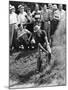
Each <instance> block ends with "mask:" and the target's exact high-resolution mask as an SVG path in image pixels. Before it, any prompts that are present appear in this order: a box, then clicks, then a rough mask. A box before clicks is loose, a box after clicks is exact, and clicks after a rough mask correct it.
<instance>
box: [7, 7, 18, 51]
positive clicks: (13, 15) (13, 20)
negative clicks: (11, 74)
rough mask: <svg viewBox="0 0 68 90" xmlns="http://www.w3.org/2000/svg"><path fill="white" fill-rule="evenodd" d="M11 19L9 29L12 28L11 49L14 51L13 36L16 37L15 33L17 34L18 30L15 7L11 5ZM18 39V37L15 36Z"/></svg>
mask: <svg viewBox="0 0 68 90" xmlns="http://www.w3.org/2000/svg"><path fill="white" fill-rule="evenodd" d="M9 13H10V14H9V19H10V22H9V23H10V25H9V28H10V48H11V50H12V46H14V45H13V41H14V39H13V36H14V33H15V32H16V29H17V14H16V13H15V7H14V6H12V5H10V10H9ZM15 37H16V36H15Z"/></svg>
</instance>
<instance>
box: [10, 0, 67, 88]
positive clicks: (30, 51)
mask: <svg viewBox="0 0 68 90" xmlns="http://www.w3.org/2000/svg"><path fill="white" fill-rule="evenodd" d="M8 11H9V23H8V24H9V88H10V89H23V88H36V87H53V86H66V20H67V5H66V4H64V3H63V4H61V3H57V2H56V3H49V2H48V3H47V2H46V1H45V3H43V2H42V0H41V2H29V0H28V2H26V1H23V0H21V1H18V0H17V1H12V0H10V1H9V8H8Z"/></svg>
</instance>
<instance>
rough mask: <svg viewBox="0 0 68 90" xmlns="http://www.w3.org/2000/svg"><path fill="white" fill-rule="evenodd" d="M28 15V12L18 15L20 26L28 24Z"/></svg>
mask: <svg viewBox="0 0 68 90" xmlns="http://www.w3.org/2000/svg"><path fill="white" fill-rule="evenodd" d="M26 16H27V13H26V12H23V13H22V14H21V13H20V14H19V15H18V24H26V23H27V18H26Z"/></svg>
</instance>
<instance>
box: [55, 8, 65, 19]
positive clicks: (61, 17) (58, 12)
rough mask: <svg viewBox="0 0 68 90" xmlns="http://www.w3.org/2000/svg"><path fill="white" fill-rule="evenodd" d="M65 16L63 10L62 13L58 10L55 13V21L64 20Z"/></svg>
mask: <svg viewBox="0 0 68 90" xmlns="http://www.w3.org/2000/svg"><path fill="white" fill-rule="evenodd" d="M64 15H65V11H64V10H63V9H62V10H61V11H60V10H59V9H58V10H56V11H55V12H54V19H58V20H61V19H63V17H64Z"/></svg>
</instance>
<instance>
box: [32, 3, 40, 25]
mask: <svg viewBox="0 0 68 90" xmlns="http://www.w3.org/2000/svg"><path fill="white" fill-rule="evenodd" d="M32 17H33V18H34V21H35V25H36V24H40V20H41V11H40V10H39V5H38V4H35V10H34V11H33V12H32Z"/></svg>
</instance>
